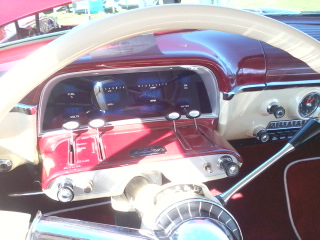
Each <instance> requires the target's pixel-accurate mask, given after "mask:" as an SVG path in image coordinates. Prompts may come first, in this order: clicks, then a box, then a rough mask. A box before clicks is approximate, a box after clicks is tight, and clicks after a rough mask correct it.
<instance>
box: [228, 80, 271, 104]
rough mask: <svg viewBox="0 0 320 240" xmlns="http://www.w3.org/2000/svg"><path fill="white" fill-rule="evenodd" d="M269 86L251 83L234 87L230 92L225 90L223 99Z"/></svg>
mask: <svg viewBox="0 0 320 240" xmlns="http://www.w3.org/2000/svg"><path fill="white" fill-rule="evenodd" d="M266 87H267V85H266V84H264V83H261V84H251V85H242V86H237V87H235V88H233V89H232V90H231V91H230V92H223V93H222V94H223V100H231V99H232V98H233V97H234V95H236V94H237V93H239V92H249V91H261V90H264V89H265V88H266Z"/></svg>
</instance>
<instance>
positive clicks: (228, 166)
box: [218, 156, 240, 177]
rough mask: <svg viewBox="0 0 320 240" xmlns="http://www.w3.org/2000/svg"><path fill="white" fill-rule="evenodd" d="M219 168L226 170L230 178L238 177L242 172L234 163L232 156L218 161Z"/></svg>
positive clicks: (223, 157)
mask: <svg viewBox="0 0 320 240" xmlns="http://www.w3.org/2000/svg"><path fill="white" fill-rule="evenodd" d="M218 167H219V168H220V169H222V170H224V172H225V173H226V175H227V176H228V177H236V176H237V175H238V174H239V171H240V167H239V165H238V164H237V163H235V162H233V161H232V158H231V157H230V156H222V157H221V158H220V159H219V160H218Z"/></svg>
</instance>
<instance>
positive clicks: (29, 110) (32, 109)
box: [10, 103, 37, 115]
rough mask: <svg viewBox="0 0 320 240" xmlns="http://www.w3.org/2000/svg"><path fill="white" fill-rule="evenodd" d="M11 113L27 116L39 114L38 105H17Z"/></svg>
mask: <svg viewBox="0 0 320 240" xmlns="http://www.w3.org/2000/svg"><path fill="white" fill-rule="evenodd" d="M10 112H19V113H23V114H26V115H35V114H36V113H37V105H27V104H23V103H18V104H16V105H15V106H14V107H13V108H12V109H11V111H10Z"/></svg>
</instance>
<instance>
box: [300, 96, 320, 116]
mask: <svg viewBox="0 0 320 240" xmlns="http://www.w3.org/2000/svg"><path fill="white" fill-rule="evenodd" d="M319 104H320V95H319V93H309V94H308V95H306V96H305V97H304V98H303V99H302V101H301V102H300V104H299V114H300V116H301V117H311V116H312V114H313V113H315V112H316V111H317V110H318V108H319Z"/></svg>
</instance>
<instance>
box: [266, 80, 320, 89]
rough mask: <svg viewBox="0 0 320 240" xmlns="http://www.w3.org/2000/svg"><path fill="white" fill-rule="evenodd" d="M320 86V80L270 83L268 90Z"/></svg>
mask: <svg viewBox="0 0 320 240" xmlns="http://www.w3.org/2000/svg"><path fill="white" fill-rule="evenodd" d="M315 85H319V86H320V79H315V80H305V81H290V82H270V83H267V87H268V89H270V88H271V89H272V88H277V89H280V88H288V87H307V86H310V87H311V86H315Z"/></svg>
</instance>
